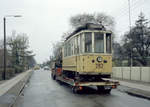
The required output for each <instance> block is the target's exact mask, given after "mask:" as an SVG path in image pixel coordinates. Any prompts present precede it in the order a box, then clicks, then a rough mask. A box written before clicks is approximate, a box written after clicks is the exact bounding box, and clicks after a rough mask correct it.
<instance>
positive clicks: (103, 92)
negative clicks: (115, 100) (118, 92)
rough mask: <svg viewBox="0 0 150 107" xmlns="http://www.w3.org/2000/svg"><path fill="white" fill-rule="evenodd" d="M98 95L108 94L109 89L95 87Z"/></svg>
mask: <svg viewBox="0 0 150 107" xmlns="http://www.w3.org/2000/svg"><path fill="white" fill-rule="evenodd" d="M97 89H98V93H100V94H110V92H111V88H110V89H105V88H104V86H97Z"/></svg>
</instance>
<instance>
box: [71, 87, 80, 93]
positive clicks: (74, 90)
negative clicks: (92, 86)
mask: <svg viewBox="0 0 150 107" xmlns="http://www.w3.org/2000/svg"><path fill="white" fill-rule="evenodd" d="M78 91H79V90H78V87H77V86H73V87H72V92H73V93H74V94H77V93H78Z"/></svg>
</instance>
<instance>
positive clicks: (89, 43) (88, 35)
mask: <svg viewBox="0 0 150 107" xmlns="http://www.w3.org/2000/svg"><path fill="white" fill-rule="evenodd" d="M85 52H86V53H91V52H92V33H91V32H86V33H85Z"/></svg>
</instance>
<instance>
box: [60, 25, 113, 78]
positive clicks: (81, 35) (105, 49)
mask: <svg viewBox="0 0 150 107" xmlns="http://www.w3.org/2000/svg"><path fill="white" fill-rule="evenodd" d="M62 53H63V58H62V69H63V71H64V72H66V74H69V75H70V73H71V72H72V73H71V74H72V75H98V76H99V77H105V78H108V77H110V75H111V73H112V32H111V31H107V30H105V28H104V27H103V26H101V25H96V24H90V23H88V24H86V25H85V26H82V27H79V28H78V29H77V30H76V31H75V32H73V33H72V34H71V35H70V36H69V37H68V38H67V39H66V41H65V42H64V45H63V51H62ZM70 76H71V75H70Z"/></svg>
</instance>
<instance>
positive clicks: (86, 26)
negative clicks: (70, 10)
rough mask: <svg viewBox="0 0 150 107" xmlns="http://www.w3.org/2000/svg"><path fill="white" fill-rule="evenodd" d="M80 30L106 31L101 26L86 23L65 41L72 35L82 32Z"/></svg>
mask: <svg viewBox="0 0 150 107" xmlns="http://www.w3.org/2000/svg"><path fill="white" fill-rule="evenodd" d="M82 30H104V31H105V30H106V29H105V27H104V26H103V25H102V24H93V23H86V24H85V25H83V26H80V27H78V28H77V29H76V30H75V31H74V32H72V33H71V34H70V35H69V36H68V37H67V38H66V40H68V39H69V38H70V37H71V36H73V35H74V34H76V33H78V32H80V31H82Z"/></svg>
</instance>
